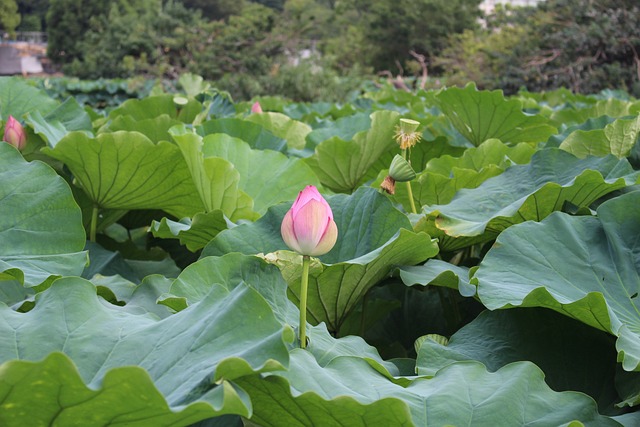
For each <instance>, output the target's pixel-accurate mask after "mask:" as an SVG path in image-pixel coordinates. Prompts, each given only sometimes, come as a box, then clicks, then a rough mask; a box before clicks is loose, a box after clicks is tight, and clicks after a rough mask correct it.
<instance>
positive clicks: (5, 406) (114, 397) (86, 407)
mask: <svg viewBox="0 0 640 427" xmlns="http://www.w3.org/2000/svg"><path fill="white" fill-rule="evenodd" d="M221 387H225V388H227V389H228V391H229V392H230V394H231V393H232V392H233V391H232V390H233V389H232V386H231V385H230V384H229V383H225V384H223V385H221ZM34 397H35V398H37V404H34ZM234 397H235V396H234ZM236 399H238V398H237V397H236ZM238 400H239V399H238ZM234 403H235V402H234ZM229 406H231V405H229ZM225 409H226V408H225ZM225 409H222V410H219V411H216V410H215V409H214V408H212V407H211V406H209V405H207V404H204V403H201V402H199V403H195V404H191V405H188V406H186V407H180V408H177V409H173V408H170V407H169V405H167V402H166V400H165V398H164V396H163V395H162V394H161V393H160V392H159V391H158V390H157V389H156V387H155V385H154V383H153V381H152V380H151V378H149V374H148V373H147V372H145V370H144V369H142V368H140V367H137V366H136V367H122V368H115V369H112V370H110V371H109V372H107V374H106V375H105V376H104V378H103V379H102V381H101V384H100V385H99V388H97V389H92V388H89V387H87V386H86V385H85V383H84V382H83V380H82V378H81V377H80V375H78V371H77V369H76V367H75V366H74V364H73V362H72V361H71V360H70V359H69V358H68V357H67V356H66V355H64V354H62V353H58V352H55V353H51V354H50V355H49V356H47V357H46V358H45V359H44V360H42V361H39V362H27V361H23V360H12V361H8V362H5V363H4V364H2V365H0V424H2V425H3V426H5V427H22V426H25V425H30V426H47V425H51V426H78V427H80V426H104V425H117V424H122V425H128V426H144V425H149V423H151V424H153V425H154V426H167V427H169V426H172V427H175V426H188V425H191V424H192V423H193V422H195V421H198V420H201V419H205V418H209V417H212V416H215V415H218V414H219V413H225V412H233V411H229V410H228V409H227V410H225ZM238 409H240V410H242V409H243V408H241V407H239V408H238Z"/></svg>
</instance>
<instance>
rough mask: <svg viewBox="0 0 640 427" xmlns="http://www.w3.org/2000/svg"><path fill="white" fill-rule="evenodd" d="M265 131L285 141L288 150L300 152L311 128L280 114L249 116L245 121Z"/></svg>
mask: <svg viewBox="0 0 640 427" xmlns="http://www.w3.org/2000/svg"><path fill="white" fill-rule="evenodd" d="M245 120H246V121H248V122H252V123H256V124H258V125H260V126H262V127H263V128H265V129H267V130H268V131H270V132H271V133H273V134H274V135H275V136H277V137H279V138H282V139H284V140H285V141H287V146H288V147H289V148H293V149H297V150H301V149H303V148H304V145H305V138H306V137H307V134H308V133H309V132H311V127H310V126H309V125H307V124H306V123H302V122H299V121H297V120H294V119H292V118H290V117H288V116H285V115H284V114H282V113H273V112H268V113H261V114H251V115H249V116H247V118H246V119H245Z"/></svg>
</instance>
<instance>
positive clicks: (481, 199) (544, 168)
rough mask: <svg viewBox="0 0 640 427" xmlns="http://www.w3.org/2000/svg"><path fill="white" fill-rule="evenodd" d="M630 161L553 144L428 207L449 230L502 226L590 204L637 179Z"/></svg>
mask: <svg viewBox="0 0 640 427" xmlns="http://www.w3.org/2000/svg"><path fill="white" fill-rule="evenodd" d="M639 176H640V174H639V173H638V172H635V171H633V169H632V168H631V165H630V164H629V162H627V161H626V160H625V159H622V160H619V159H617V158H616V157H614V156H607V157H603V158H600V157H588V158H586V159H578V158H576V157H575V156H573V155H572V154H569V153H567V152H566V151H563V150H560V149H557V148H550V149H545V150H541V151H538V152H536V153H535V154H534V155H533V157H532V158H531V163H530V164H528V165H516V166H512V167H510V168H509V169H507V170H506V171H505V172H504V173H502V174H501V175H498V176H496V177H493V178H490V179H488V180H486V181H485V182H483V183H482V184H481V185H480V186H479V187H477V188H475V189H463V190H460V191H459V192H458V193H457V194H456V196H455V197H454V198H453V200H452V201H451V202H450V203H449V204H446V205H432V206H428V207H425V211H426V212H427V213H428V215H429V216H430V217H436V218H437V219H436V226H437V227H438V228H440V229H442V230H444V232H445V233H446V234H448V235H450V236H477V235H480V234H482V233H483V232H485V231H488V232H500V231H502V230H504V229H505V228H507V227H509V226H510V225H512V224H517V223H520V222H523V221H526V220H537V221H539V220H541V219H543V218H545V217H546V216H548V215H549V214H550V213H551V212H553V211H557V210H560V209H562V207H563V205H564V204H565V203H566V202H570V203H572V204H573V205H575V206H578V207H583V206H589V205H590V204H591V203H592V202H594V201H595V200H597V199H598V198H600V197H602V196H604V195H605V194H608V193H610V192H612V191H614V190H617V189H620V188H624V187H626V186H629V185H633V184H635V183H636V182H638V180H639V179H640V178H639Z"/></svg>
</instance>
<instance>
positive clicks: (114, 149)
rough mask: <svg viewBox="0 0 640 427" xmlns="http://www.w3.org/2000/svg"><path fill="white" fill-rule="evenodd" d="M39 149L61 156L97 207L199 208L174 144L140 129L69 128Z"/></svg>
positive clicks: (183, 211)
mask: <svg viewBox="0 0 640 427" xmlns="http://www.w3.org/2000/svg"><path fill="white" fill-rule="evenodd" d="M43 151H44V152H45V153H46V154H47V155H49V156H51V157H53V158H56V159H58V160H60V161H62V162H64V163H65V164H66V165H67V166H68V167H69V169H70V170H71V172H72V173H73V175H74V177H75V179H76V180H77V181H78V183H79V184H80V185H81V186H82V188H83V189H84V190H85V192H86V193H87V195H88V196H89V197H90V198H91V200H92V201H93V202H94V203H95V204H96V205H97V206H98V207H100V208H106V209H163V210H165V211H167V212H169V213H171V214H173V215H175V216H177V217H184V216H190V215H193V214H195V213H196V212H200V211H202V210H203V207H202V204H201V203H200V200H199V198H198V197H197V192H196V188H195V187H194V185H193V182H192V180H191V175H190V174H189V170H188V168H187V165H186V164H185V162H184V160H183V158H182V155H181V154H180V150H179V149H178V147H176V146H175V144H172V143H169V142H166V141H163V142H160V143H158V144H154V143H153V142H151V141H150V140H149V139H148V138H147V137H145V136H144V135H142V134H140V133H138V132H114V133H104V134H101V135H98V136H97V137H96V138H90V137H88V136H87V135H85V134H83V133H79V132H72V133H70V134H68V135H67V136H66V137H65V138H63V139H62V140H61V141H60V142H59V143H58V144H57V145H56V147H55V148H54V149H51V148H44V149H43Z"/></svg>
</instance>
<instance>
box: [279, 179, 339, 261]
mask: <svg viewBox="0 0 640 427" xmlns="http://www.w3.org/2000/svg"><path fill="white" fill-rule="evenodd" d="M280 232H281V233H282V239H283V240H284V242H285V243H286V244H287V246H289V248H291V249H292V250H294V251H296V252H298V253H299V254H301V255H307V256H320V255H324V254H326V253H327V252H329V251H330V250H331V248H333V246H334V245H335V244H336V240H337V239H338V227H337V226H336V223H335V221H334V220H333V212H331V207H330V206H329V204H328V203H327V201H326V200H325V199H324V198H323V197H322V196H321V195H320V193H319V192H318V189H317V188H316V187H314V186H313V185H308V186H307V187H306V188H305V189H304V190H302V191H301V192H300V194H298V198H297V199H296V201H295V202H294V203H293V206H291V209H289V212H287V214H286V215H285V216H284V219H283V220H282V226H281V227H280Z"/></svg>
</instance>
